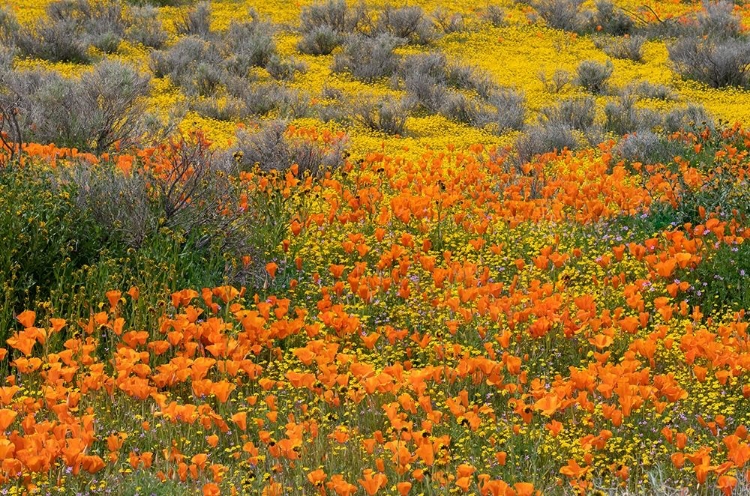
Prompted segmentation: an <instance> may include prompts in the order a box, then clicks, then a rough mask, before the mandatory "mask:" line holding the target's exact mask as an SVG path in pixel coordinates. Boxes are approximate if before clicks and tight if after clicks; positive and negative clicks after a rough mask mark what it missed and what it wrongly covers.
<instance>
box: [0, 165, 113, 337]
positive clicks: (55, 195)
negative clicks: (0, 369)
mask: <svg viewBox="0 0 750 496" xmlns="http://www.w3.org/2000/svg"><path fill="white" fill-rule="evenodd" d="M75 198H76V194H75V189H74V188H73V187H71V186H70V185H63V184H56V183H55V181H54V179H53V176H52V175H51V173H50V172H49V171H45V170H31V169H21V168H15V169H5V170H4V171H2V172H0V281H2V284H3V286H2V290H1V291H2V293H0V341H1V342H3V343H4V342H5V339H6V337H7V335H6V334H7V329H9V328H12V322H13V319H14V314H15V313H18V312H21V311H22V310H23V309H24V308H25V307H27V306H28V305H29V304H31V303H34V302H44V301H46V300H47V299H48V298H49V295H50V288H52V287H54V286H55V285H56V284H55V283H56V281H57V280H59V279H62V278H65V277H67V276H68V275H69V274H70V273H72V272H73V271H75V270H78V269H79V268H80V267H83V266H84V265H87V264H92V263H95V262H96V260H97V259H98V257H99V249H100V248H101V247H102V246H103V245H104V244H106V242H107V235H106V233H105V232H104V231H103V230H102V229H101V226H100V225H98V224H97V223H96V222H95V221H94V219H93V218H92V216H91V215H90V214H89V212H87V211H85V210H82V209H80V208H78V205H77V204H76V200H75Z"/></svg>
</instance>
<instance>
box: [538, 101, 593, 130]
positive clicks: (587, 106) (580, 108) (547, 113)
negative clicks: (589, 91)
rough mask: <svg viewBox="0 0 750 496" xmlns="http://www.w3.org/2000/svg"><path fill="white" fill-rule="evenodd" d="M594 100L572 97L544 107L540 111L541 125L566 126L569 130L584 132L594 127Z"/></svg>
mask: <svg viewBox="0 0 750 496" xmlns="http://www.w3.org/2000/svg"><path fill="white" fill-rule="evenodd" d="M595 117H596V100H594V98H593V97H590V96H586V97H573V98H566V99H565V100H562V101H561V102H560V103H559V104H558V105H556V106H551V107H544V108H543V109H542V110H541V111H540V121H541V122H542V123H552V124H562V125H567V126H568V127H570V128H571V129H577V130H579V131H585V130H587V129H589V128H590V127H591V126H593V125H594V119H595Z"/></svg>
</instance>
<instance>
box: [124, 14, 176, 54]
mask: <svg viewBox="0 0 750 496" xmlns="http://www.w3.org/2000/svg"><path fill="white" fill-rule="evenodd" d="M129 21H130V26H129V27H128V29H127V30H126V31H125V37H126V38H127V39H128V40H130V41H132V42H134V43H140V44H141V45H143V46H146V47H151V48H156V49H159V48H162V47H163V46H164V44H165V43H166V42H167V38H168V37H169V35H168V34H167V32H166V31H165V30H164V27H163V26H162V23H161V21H160V20H159V11H158V10H156V9H155V8H154V7H152V6H151V5H146V6H143V7H132V8H131V9H130V18H129Z"/></svg>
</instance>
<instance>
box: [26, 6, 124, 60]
mask: <svg viewBox="0 0 750 496" xmlns="http://www.w3.org/2000/svg"><path fill="white" fill-rule="evenodd" d="M46 12H47V17H46V18H45V19H40V20H38V21H37V23H36V25H35V26H33V27H24V28H21V29H20V30H19V31H18V33H17V35H16V39H15V44H16V46H18V48H19V50H20V51H21V53H22V54H23V55H25V56H28V57H37V58H42V59H46V60H50V61H56V62H57V61H59V62H88V61H90V59H91V56H90V54H89V48H90V47H96V48H98V49H99V50H101V51H103V52H106V53H111V52H114V51H116V50H117V47H118V46H119V44H120V41H121V40H122V38H123V36H124V35H125V30H126V28H127V23H126V21H125V18H124V15H123V10H122V6H121V5H120V4H119V3H118V2H114V1H110V0H106V1H101V2H90V1H89V0H58V1H56V2H52V3H50V4H49V5H47V9H46Z"/></svg>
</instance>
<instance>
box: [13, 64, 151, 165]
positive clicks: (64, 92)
mask: <svg viewBox="0 0 750 496" xmlns="http://www.w3.org/2000/svg"><path fill="white" fill-rule="evenodd" d="M0 82H1V83H2V87H3V88H2V89H3V91H2V95H0V98H3V99H5V101H6V102H7V99H13V102H12V103H13V104H14V106H15V108H16V109H17V113H18V121H19V125H20V129H21V131H22V134H23V136H22V139H23V140H24V141H35V142H38V143H55V144H57V145H59V146H68V147H72V148H78V149H80V150H92V151H95V152H97V153H101V152H104V151H106V150H108V149H109V148H110V147H112V146H113V145H114V144H115V143H118V142H119V143H122V144H127V142H128V141H131V140H135V139H137V138H138V137H139V135H140V134H141V127H140V123H141V120H142V117H143V115H144V111H145V107H144V105H143V98H144V97H145V96H146V95H147V94H148V88H149V78H148V77H147V76H144V75H141V74H139V73H137V72H136V71H135V70H134V69H132V68H131V67H129V66H127V65H126V64H124V63H122V62H117V61H109V60H105V61H103V62H100V63H99V64H97V65H96V66H94V68H93V69H92V70H91V71H89V72H86V73H84V74H83V76H82V77H81V79H80V80H73V79H65V78H63V77H61V76H60V75H58V74H57V73H55V72H51V71H41V70H34V71H24V72H13V73H11V74H9V75H6V77H4V78H3V79H2V81H0Z"/></svg>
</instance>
